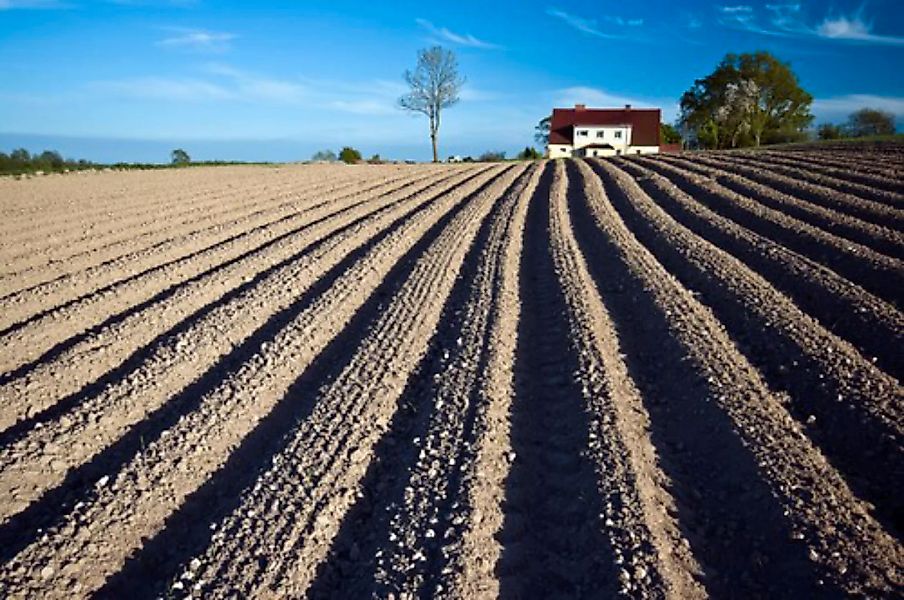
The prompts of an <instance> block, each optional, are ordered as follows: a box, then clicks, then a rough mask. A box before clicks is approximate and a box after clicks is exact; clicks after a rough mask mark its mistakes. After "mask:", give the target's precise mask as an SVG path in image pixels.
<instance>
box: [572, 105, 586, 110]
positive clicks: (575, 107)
mask: <svg viewBox="0 0 904 600" xmlns="http://www.w3.org/2000/svg"><path fill="white" fill-rule="evenodd" d="M586 108H587V106H586V105H584V104H575V105H574V109H575V110H585V109H586Z"/></svg>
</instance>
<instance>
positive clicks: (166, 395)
mask: <svg viewBox="0 0 904 600" xmlns="http://www.w3.org/2000/svg"><path fill="white" fill-rule="evenodd" d="M488 177H493V173H492V172H484V173H482V174H480V175H479V176H478V177H477V178H476V179H475V180H473V181H469V182H466V183H465V184H463V185H460V186H458V187H456V188H455V189H453V190H450V191H449V192H447V193H442V192H441V193H440V195H438V196H433V197H427V198H424V197H422V198H420V199H419V200H418V201H417V202H416V203H415V204H414V206H413V207H411V206H405V207H402V208H401V209H400V210H398V211H394V212H392V213H389V214H387V215H384V216H383V217H382V218H380V219H376V220H375V221H373V222H363V223H359V224H357V225H356V226H353V227H351V228H349V229H348V230H347V231H345V232H344V233H343V235H342V236H341V237H340V238H338V239H335V240H331V241H330V243H327V244H324V245H323V247H321V248H317V251H316V252H313V253H305V254H304V255H303V256H302V257H300V259H298V260H294V261H292V262H290V263H288V264H287V265H284V266H281V267H280V268H277V269H269V270H266V271H264V272H262V273H260V274H259V275H258V276H257V277H255V278H253V279H252V280H251V281H249V282H247V285H245V286H242V287H241V288H240V289H237V290H235V291H234V292H232V293H228V294H226V296H225V297H224V300H223V301H222V302H218V303H216V304H214V305H213V306H211V307H209V308H207V309H205V310H204V311H203V312H202V313H201V315H200V316H198V317H194V318H190V319H187V320H186V321H184V322H183V324H182V325H181V326H180V328H179V330H178V331H175V332H174V333H173V334H170V335H163V336H160V338H159V339H158V340H157V342H156V345H155V346H154V347H153V348H149V349H148V350H147V351H146V352H144V353H143V354H141V355H140V356H138V357H137V360H136V364H129V365H128V372H126V373H122V374H121V376H120V377H118V378H117V379H116V380H115V381H114V382H112V383H111V382H108V383H107V384H106V385H104V386H102V387H99V388H98V389H94V388H93V387H92V388H91V389H90V395H88V396H86V397H84V398H80V399H79V401H78V402H77V403H76V407H75V409H74V411H71V412H69V413H67V414H66V418H61V419H59V420H58V421H57V422H54V423H53V426H52V427H47V426H43V427H40V428H37V427H36V428H34V429H33V430H31V431H30V432H29V434H28V436H27V437H25V438H23V439H22V440H21V441H18V442H16V443H15V444H12V445H10V446H8V447H5V448H3V449H2V450H0V464H2V465H3V468H2V471H0V486H2V489H4V490H5V491H6V492H9V493H7V497H9V498H10V499H11V502H9V503H8V504H7V505H6V506H4V507H3V508H4V510H5V511H6V512H7V514H4V515H3V517H4V519H5V518H7V517H8V516H9V514H12V513H16V512H17V511H19V510H21V509H23V508H26V507H28V509H27V511H26V513H25V514H24V516H23V515H20V516H18V517H16V518H17V519H18V520H24V521H25V522H28V521H29V520H33V519H34V518H35V514H31V513H37V514H40V510H39V509H40V508H41V503H37V504H34V505H30V503H32V502H33V501H34V500H35V499H36V498H37V497H38V495H41V494H43V498H44V499H43V500H42V502H44V503H49V502H50V500H48V499H47V498H53V494H63V495H64V496H65V494H66V492H67V484H69V483H71V484H72V485H74V486H75V487H78V486H79V485H81V484H82V483H84V480H86V476H84V475H83V474H80V472H79V470H78V469H83V470H88V471H91V472H94V471H97V469H99V467H98V466H97V465H96V464H95V463H103V462H104V460H109V458H107V459H98V458H97V457H95V459H93V460H92V461H91V462H87V463H85V464H83V465H82V466H81V467H78V469H74V470H72V471H69V472H67V469H69V468H70V467H73V468H74V467H76V466H77V465H79V464H80V463H82V461H83V460H85V459H88V458H89V457H91V456H92V455H94V454H95V453H96V452H98V451H100V450H101V449H103V448H106V450H104V452H103V453H102V455H98V456H117V455H118V454H121V452H122V450H121V448H120V447H122V446H125V447H126V448H131V447H132V446H131V445H130V444H132V445H134V443H135V442H137V441H138V440H139V438H141V437H142V436H143V437H144V439H145V440H146V439H147V438H148V436H149V435H150V434H151V433H153V434H154V435H157V434H159V433H160V432H161V431H162V429H161V426H160V425H159V423H158V422H165V421H166V419H170V418H178V417H179V416H180V411H183V410H187V409H186V406H190V405H191V404H192V403H197V402H198V401H199V400H200V396H199V395H198V394H197V393H196V391H193V390H196V389H197V388H198V387H199V386H203V385H213V383H216V382H219V381H220V380H221V378H222V375H223V371H224V369H226V370H227V371H228V370H229V368H231V365H232V364H233V363H234V362H235V361H236V358H235V357H236V356H237V354H240V353H243V352H252V351H253V350H257V349H258V348H257V346H254V344H255V343H256V344H257V345H258V346H259V345H260V344H261V343H262V341H261V338H263V339H264V340H266V339H267V336H272V335H273V328H274V324H273V323H274V322H275V321H274V319H277V316H278V318H279V319H286V318H287V317H286V315H291V314H293V310H300V309H299V308H298V306H299V305H301V304H300V303H302V302H308V301H310V299H311V298H312V297H313V296H315V294H314V292H313V291H312V290H315V291H316V290H318V289H320V288H322V287H324V286H325V285H327V284H328V283H329V282H330V281H331V280H332V279H336V278H337V277H339V274H340V272H339V267H341V266H343V265H347V264H351V263H353V262H354V261H356V260H357V259H358V258H360V256H362V255H364V254H366V253H367V252H375V250H372V247H373V246H377V247H378V248H385V247H387V245H390V244H391V243H392V242H394V241H395V240H397V238H398V237H399V236H400V235H403V234H404V233H405V232H406V231H408V230H409V229H411V227H415V226H421V225H422V224H421V223H420V222H418V223H412V224H408V223H406V222H405V221H406V219H413V218H414V217H416V216H419V215H423V217H419V218H423V219H429V218H433V217H434V216H436V215H437V213H438V212H439V211H440V210H441V209H442V208H443V207H445V206H446V205H448V204H450V203H454V202H455V201H456V200H457V199H459V198H460V195H461V194H466V193H470V192H469V191H470V190H473V188H474V187H475V186H478V185H482V182H484V181H485V180H486V179H487V178H488ZM437 218H438V217H437ZM392 247H394V246H390V248H392ZM361 268H363V267H359V269H357V270H360V269H361ZM357 270H356V272H357ZM327 275H329V278H327ZM342 281H346V279H342ZM286 282H291V283H290V284H288V285H287V284H286ZM362 285H363V283H362ZM335 293H336V294H338V293H339V292H338V291H337V292H335ZM331 297H332V296H331ZM317 306H319V305H317ZM314 308H316V307H311V308H310V309H309V310H308V312H309V313H311V315H309V316H308V317H306V318H314V316H316V314H315V313H313V312H311V311H313V310H314ZM273 314H275V315H277V316H271V315H273ZM306 314H307V313H306ZM329 318H339V316H332V315H329ZM139 391H140V395H139V394H138V392H139ZM136 399H140V402H136ZM183 404H185V405H186V406H182V405H183ZM130 427H131V429H130ZM148 432H151V433H148ZM114 442H115V444H114ZM110 444H114V446H113V447H112V448H110V447H108V446H109V445H110ZM17 474H18V475H17ZM98 477H99V476H98ZM88 480H90V478H88ZM80 482H81V483H80ZM52 486H56V487H55V488H54V490H56V491H53V492H52V493H49V495H48V493H44V491H43V490H45V489H47V488H49V487H52ZM15 528H16V527H10V528H9V529H11V530H15Z"/></svg>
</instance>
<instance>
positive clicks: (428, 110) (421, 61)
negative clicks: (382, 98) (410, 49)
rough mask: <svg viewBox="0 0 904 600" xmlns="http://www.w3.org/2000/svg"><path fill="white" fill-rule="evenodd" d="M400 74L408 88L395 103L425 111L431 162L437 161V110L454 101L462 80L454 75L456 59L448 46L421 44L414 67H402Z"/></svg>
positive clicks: (412, 110)
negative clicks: (430, 46) (409, 68)
mask: <svg viewBox="0 0 904 600" xmlns="http://www.w3.org/2000/svg"><path fill="white" fill-rule="evenodd" d="M404 77H405V82H406V83H407V84H408V87H409V88H410V91H409V92H408V93H407V94H405V95H404V96H402V97H401V98H399V106H401V107H402V108H404V109H405V110H408V111H411V112H419V113H423V114H425V115H427V119H428V120H429V122H430V143H431V145H432V146H433V162H439V154H438V152H437V140H438V138H439V124H440V114H441V112H442V110H443V109H444V108H448V107H450V106H452V105H453V104H455V103H456V102H458V94H459V92H460V91H461V88H462V86H463V85H464V84H465V80H464V78H463V77H459V75H458V60H457V59H456V58H455V54H454V53H453V52H452V51H451V50H445V49H443V48H442V47H441V46H434V47H432V48H425V49H423V50H420V51H419V52H418V55H417V66H416V67H415V69H414V71H405V75H404Z"/></svg>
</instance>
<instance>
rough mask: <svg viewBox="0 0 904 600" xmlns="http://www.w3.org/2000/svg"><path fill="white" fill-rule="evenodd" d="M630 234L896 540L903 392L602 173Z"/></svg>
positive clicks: (636, 191) (608, 172)
mask: <svg viewBox="0 0 904 600" xmlns="http://www.w3.org/2000/svg"><path fill="white" fill-rule="evenodd" d="M594 166H595V170H596V172H597V174H598V175H600V176H601V178H602V181H603V184H604V189H605V191H606V195H607V197H608V199H609V201H610V202H611V203H612V206H613V207H614V208H615V209H616V211H618V213H619V216H620V217H621V218H622V220H623V221H624V222H625V224H626V225H627V226H628V228H629V229H630V231H631V232H632V234H634V236H635V237H636V238H637V239H638V240H639V241H640V242H641V243H643V244H644V245H645V246H646V247H647V249H648V250H650V252H651V253H652V254H653V255H654V256H655V257H656V259H657V260H658V261H659V262H660V263H661V264H662V265H663V266H664V267H665V268H666V269H668V271H669V272H670V273H672V274H673V275H674V276H675V277H676V278H677V279H678V280H679V281H680V282H681V283H682V284H683V285H684V286H685V287H686V288H688V289H691V290H693V291H694V293H695V295H696V296H697V298H698V299H699V300H700V301H701V302H702V303H704V304H706V305H707V306H708V307H709V308H710V309H711V310H712V311H713V314H714V315H715V317H716V318H717V319H719V321H720V322H721V323H722V325H724V326H725V328H726V331H727V333H728V334H729V335H730V336H731V338H732V340H733V341H734V342H735V343H736V344H737V345H738V347H739V349H740V350H741V351H742V352H743V353H744V355H745V356H746V357H747V359H748V360H749V362H750V363H751V364H752V365H753V366H755V367H756V368H757V369H758V370H759V372H760V373H761V374H762V375H763V378H764V380H765V382H766V383H767V384H768V385H769V386H770V389H772V390H774V391H778V392H784V393H787V394H788V399H787V406H788V410H789V412H790V413H791V414H792V415H793V416H794V417H795V418H796V419H797V420H798V421H799V422H800V423H801V425H802V426H803V427H804V429H805V431H806V433H807V434H808V436H809V437H811V438H812V439H813V440H814V441H815V442H816V444H817V445H818V446H819V447H820V448H821V449H822V450H823V452H824V453H825V454H826V456H827V457H828V458H829V459H830V461H831V462H832V463H833V465H835V466H836V468H838V469H839V470H840V471H841V472H842V473H843V474H844V475H845V479H846V481H847V483H848V485H849V486H850V487H851V488H852V489H853V490H854V491H855V492H856V493H857V494H858V495H859V496H860V497H861V498H865V499H866V500H868V501H869V502H870V503H872V504H873V505H874V506H875V507H876V510H875V512H876V514H877V515H878V516H880V517H881V519H882V521H883V522H884V523H886V527H887V528H889V529H890V530H891V531H894V528H895V525H894V523H895V521H896V520H899V519H901V518H902V516H904V504H902V500H901V498H902V494H904V490H901V489H897V486H896V485H895V484H892V485H889V475H891V480H892V481H900V480H904V463H902V460H901V456H902V454H901V447H902V438H904V436H902V427H904V423H902V422H901V416H900V415H899V414H898V413H899V410H898V406H899V402H900V400H901V399H902V398H904V388H901V386H900V385H899V384H898V382H897V380H895V379H894V378H892V377H889V376H888V375H886V374H885V373H883V372H882V371H880V370H879V369H877V368H876V367H875V366H874V365H873V364H872V363H871V362H869V361H868V360H865V359H864V358H863V357H862V356H861V355H860V354H859V353H858V352H857V351H856V350H855V349H854V348H852V347H851V346H850V345H849V344H847V343H845V342H844V341H842V340H840V339H838V338H837V337H835V336H834V335H832V334H830V333H829V332H827V331H826V330H824V329H823V328H822V327H820V326H819V325H818V323H816V322H815V321H814V320H813V319H811V318H810V317H809V316H807V315H806V314H804V313H803V312H801V311H800V309H798V308H797V306H795V305H794V303H793V302H791V301H790V300H789V299H788V298H786V297H784V296H782V295H781V294H780V293H779V292H777V291H776V290H775V289H774V288H772V287H771V286H770V285H769V284H768V283H767V282H766V281H765V280H764V279H762V278H761V277H760V276H758V275H756V274H755V273H754V272H753V271H751V270H749V269H748V268H747V267H746V266H745V265H744V264H743V263H742V262H741V261H739V260H737V259H735V258H733V257H731V256H729V255H727V254H725V253H724V252H722V251H720V250H718V249H717V248H716V247H714V246H713V245H711V244H709V243H708V242H706V241H704V240H701V239H700V238H699V237H697V236H696V235H694V234H693V233H691V232H690V231H688V230H687V229H686V228H685V227H683V226H681V225H679V224H678V223H676V222H675V221H674V220H673V219H672V218H671V217H669V216H668V215H667V214H666V213H665V212H664V211H663V210H662V209H660V208H658V207H657V206H656V205H655V204H654V203H653V201H652V200H651V199H650V198H649V197H648V196H647V195H646V194H645V193H644V192H643V191H642V190H641V189H640V188H639V187H638V186H637V184H636V183H634V181H633V180H632V179H631V178H630V177H629V176H628V175H626V174H625V173H623V172H620V171H619V170H618V169H617V168H615V167H613V166H611V164H610V163H599V162H597V163H595V164H594Z"/></svg>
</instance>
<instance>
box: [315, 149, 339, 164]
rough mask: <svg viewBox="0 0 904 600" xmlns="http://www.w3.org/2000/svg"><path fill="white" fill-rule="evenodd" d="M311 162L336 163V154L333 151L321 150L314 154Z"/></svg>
mask: <svg viewBox="0 0 904 600" xmlns="http://www.w3.org/2000/svg"><path fill="white" fill-rule="evenodd" d="M311 160H313V161H317V162H336V153H335V152H333V151H332V150H319V151H317V152H315V153H314V156H312V157H311Z"/></svg>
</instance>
